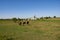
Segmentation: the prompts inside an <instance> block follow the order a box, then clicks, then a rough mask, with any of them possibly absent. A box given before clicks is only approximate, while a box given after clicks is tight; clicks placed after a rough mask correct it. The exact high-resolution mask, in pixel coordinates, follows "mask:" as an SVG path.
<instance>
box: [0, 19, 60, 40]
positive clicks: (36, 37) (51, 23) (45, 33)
mask: <svg viewBox="0 0 60 40" xmlns="http://www.w3.org/2000/svg"><path fill="white" fill-rule="evenodd" d="M0 40H60V19H47V20H35V21H30V24H29V25H24V26H23V25H18V23H14V22H13V21H9V20H0Z"/></svg>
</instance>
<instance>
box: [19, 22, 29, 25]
mask: <svg viewBox="0 0 60 40" xmlns="http://www.w3.org/2000/svg"><path fill="white" fill-rule="evenodd" d="M25 24H29V21H20V22H19V25H25Z"/></svg>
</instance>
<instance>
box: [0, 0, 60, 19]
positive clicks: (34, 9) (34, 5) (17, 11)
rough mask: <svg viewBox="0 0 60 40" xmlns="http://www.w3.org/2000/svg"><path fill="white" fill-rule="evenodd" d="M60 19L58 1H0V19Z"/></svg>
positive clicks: (59, 2)
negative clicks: (56, 17)
mask: <svg viewBox="0 0 60 40" xmlns="http://www.w3.org/2000/svg"><path fill="white" fill-rule="evenodd" d="M34 15H35V16H37V17H42V16H58V17H60V0H0V18H12V17H17V18H18V17H19V18H29V17H33V16H34Z"/></svg>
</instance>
